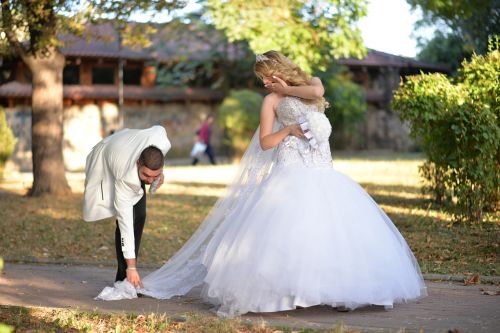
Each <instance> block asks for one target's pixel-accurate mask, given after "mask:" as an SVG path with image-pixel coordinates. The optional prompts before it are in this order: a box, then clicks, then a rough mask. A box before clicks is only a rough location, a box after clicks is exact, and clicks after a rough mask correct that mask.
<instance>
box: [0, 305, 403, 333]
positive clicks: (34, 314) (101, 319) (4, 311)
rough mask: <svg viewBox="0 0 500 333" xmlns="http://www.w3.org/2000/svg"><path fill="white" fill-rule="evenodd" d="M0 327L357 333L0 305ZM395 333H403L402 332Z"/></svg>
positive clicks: (169, 332) (192, 317)
mask: <svg viewBox="0 0 500 333" xmlns="http://www.w3.org/2000/svg"><path fill="white" fill-rule="evenodd" d="M1 323H4V324H1ZM2 325H7V326H10V327H11V328H13V327H15V331H16V332H74V333H77V332H110V333H111V332H113V333H119V332H135V333H143V332H144V333H146V332H165V333H200V332H203V333H273V332H282V333H285V332H287V333H291V332H294V333H313V332H315V333H316V332H317V333H327V332H328V333H361V332H360V331H358V330H355V331H353V330H349V329H348V328H346V327H345V326H343V325H338V326H336V327H332V328H331V329H321V330H319V329H314V330H312V329H304V330H297V329H291V328H289V327H270V326H267V325H266V324H265V323H252V322H250V321H248V320H242V319H239V318H237V319H219V318H217V317H207V316H200V315H195V314H188V315H184V316H176V317H168V316H165V315H156V314H149V315H147V314H146V315H136V314H102V313H98V312H83V311H75V310H68V309H51V308H23V307H17V306H3V305H0V332H5V331H2ZM3 327H6V326H3ZM398 332H399V333H404V330H401V331H398Z"/></svg>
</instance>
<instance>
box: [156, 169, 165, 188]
mask: <svg viewBox="0 0 500 333" xmlns="http://www.w3.org/2000/svg"><path fill="white" fill-rule="evenodd" d="M164 180H165V176H164V175H163V172H162V173H161V174H160V182H159V183H158V186H157V187H156V189H159V188H160V187H161V186H162V185H163V181H164Z"/></svg>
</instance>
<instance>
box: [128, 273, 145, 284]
mask: <svg viewBox="0 0 500 333" xmlns="http://www.w3.org/2000/svg"><path fill="white" fill-rule="evenodd" d="M127 280H128V282H130V284H131V285H133V286H134V287H136V288H139V287H140V288H144V286H143V284H142V281H141V277H140V276H139V272H138V271H137V268H134V269H132V268H127Z"/></svg>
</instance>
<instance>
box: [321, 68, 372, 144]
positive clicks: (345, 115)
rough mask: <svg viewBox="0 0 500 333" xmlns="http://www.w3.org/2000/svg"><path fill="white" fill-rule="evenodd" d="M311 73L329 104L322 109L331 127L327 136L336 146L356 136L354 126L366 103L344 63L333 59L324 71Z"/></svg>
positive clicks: (364, 114) (363, 113) (361, 118)
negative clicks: (318, 82)
mask: <svg viewBox="0 0 500 333" xmlns="http://www.w3.org/2000/svg"><path fill="white" fill-rule="evenodd" d="M315 74H316V75H317V76H318V77H320V78H321V80H322V81H323V84H324V86H325V96H324V97H325V99H326V100H327V101H328V103H329V104H330V107H328V108H327V109H326V110H325V115H326V116H327V117H328V119H329V120H330V123H331V124H332V130H333V134H332V136H331V137H330V140H331V141H332V144H333V145H335V147H336V148H344V147H346V146H348V145H349V143H350V141H351V139H352V138H353V137H358V135H357V126H358V125H359V124H360V123H361V122H363V121H364V119H365V116H366V110H367V104H366V100H365V96H364V93H363V88H361V87H360V86H359V85H357V84H356V83H354V82H353V81H352V80H351V75H350V72H349V70H348V69H347V68H346V67H344V66H340V65H338V64H335V63H332V64H331V65H330V66H329V67H328V69H327V70H326V71H324V72H319V71H318V72H317V73H315Z"/></svg>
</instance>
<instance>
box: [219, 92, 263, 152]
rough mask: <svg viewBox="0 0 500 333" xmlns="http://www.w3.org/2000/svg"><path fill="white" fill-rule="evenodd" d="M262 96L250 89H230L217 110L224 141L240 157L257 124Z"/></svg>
mask: <svg viewBox="0 0 500 333" xmlns="http://www.w3.org/2000/svg"><path fill="white" fill-rule="evenodd" d="M262 100H263V98H262V96H261V95H259V94H258V93H256V92H253V91H250V90H246V89H243V90H232V91H230V93H229V96H227V97H226V98H224V101H223V102H222V104H221V106H220V107H219V110H218V116H217V119H218V122H219V124H220V125H221V126H223V128H224V130H225V133H226V138H225V143H226V144H228V145H230V146H231V147H232V148H233V149H234V150H235V153H236V157H241V156H242V155H243V153H244V152H245V149H246V147H247V146H248V144H249V142H250V140H251V139H252V135H253V133H254V132H255V130H256V129H257V126H258V125H259V117H260V108H261V105H262Z"/></svg>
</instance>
